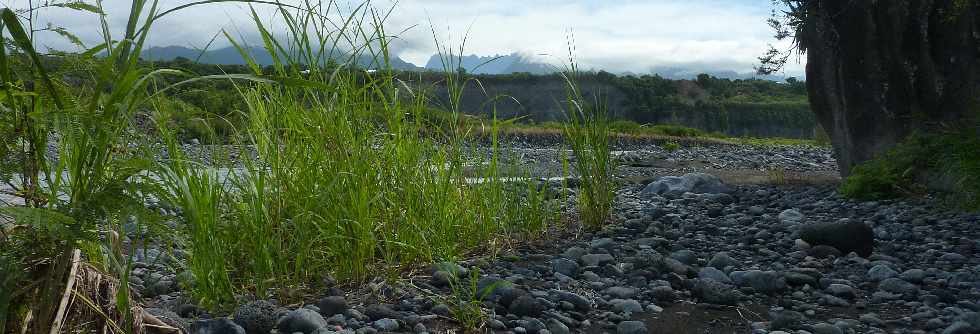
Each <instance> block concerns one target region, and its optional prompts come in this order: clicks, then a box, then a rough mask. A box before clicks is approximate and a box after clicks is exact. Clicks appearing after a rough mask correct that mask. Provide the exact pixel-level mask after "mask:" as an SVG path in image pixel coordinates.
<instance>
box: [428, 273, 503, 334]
mask: <svg viewBox="0 0 980 334" xmlns="http://www.w3.org/2000/svg"><path fill="white" fill-rule="evenodd" d="M479 281H480V270H479V269H473V270H470V271H469V273H468V275H467V276H466V277H457V276H456V275H452V276H451V277H450V278H449V289H450V291H451V293H450V294H449V296H448V297H446V298H442V302H443V303H445V304H446V305H448V306H449V313H450V315H451V316H452V317H453V319H455V320H456V322H457V323H459V324H460V325H461V326H463V329H464V330H466V331H468V332H477V330H478V329H480V328H481V327H483V325H484V324H485V323H486V320H487V313H486V311H484V310H483V301H484V300H486V298H487V296H489V295H490V294H491V293H493V290H495V289H496V288H497V287H498V286H497V284H499V283H495V284H492V285H491V286H488V287H486V288H484V289H483V290H482V291H481V290H480V289H479V286H478V283H479Z"/></svg>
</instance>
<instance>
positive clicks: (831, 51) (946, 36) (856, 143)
mask: <svg viewBox="0 0 980 334" xmlns="http://www.w3.org/2000/svg"><path fill="white" fill-rule="evenodd" d="M774 3H775V5H776V6H777V8H778V10H777V11H774V15H773V18H771V19H770V20H769V23H770V25H771V26H772V27H773V28H774V29H775V31H776V36H775V37H776V38H777V39H779V40H787V39H788V40H792V42H793V43H792V48H791V49H790V50H778V49H775V48H770V51H769V52H768V53H766V54H765V55H764V56H763V57H760V61H761V65H760V66H759V67H758V70H759V72H762V73H771V72H774V71H778V70H779V69H781V68H782V66H783V65H784V64H785V63H786V61H787V60H788V59H790V57H791V56H792V55H794V54H803V53H805V54H806V57H807V68H806V73H807V82H806V84H807V91H808V93H809V97H810V104H811V109H812V110H813V112H814V113H815V114H816V116H817V119H818V121H819V122H820V123H821V124H822V125H823V128H824V129H826V130H827V132H828V134H829V135H830V138H831V141H832V143H833V144H834V149H835V151H836V153H837V160H838V164H839V165H840V169H841V173H842V174H843V175H845V176H846V175H848V174H849V171H850V169H851V167H852V166H854V165H855V164H858V163H861V162H863V161H867V160H869V159H871V158H873V157H874V156H875V155H877V154H880V153H882V152H883V151H885V150H887V149H889V148H891V147H893V146H894V145H895V144H897V143H898V142H900V141H901V140H903V139H904V138H906V137H907V136H908V135H909V134H911V133H914V132H925V133H929V132H936V131H938V130H940V129H941V128H942V127H943V126H944V125H945V124H957V123H960V124H962V123H964V122H962V120H964V119H965V118H967V117H970V116H971V114H972V113H974V112H975V111H974V109H975V107H974V106H975V103H976V100H975V97H976V96H977V95H976V93H977V81H978V75H980V61H978V56H980V49H978V45H980V43H978V42H980V20H978V19H977V14H978V5H977V3H976V1H974V0H891V1H839V0H774Z"/></svg>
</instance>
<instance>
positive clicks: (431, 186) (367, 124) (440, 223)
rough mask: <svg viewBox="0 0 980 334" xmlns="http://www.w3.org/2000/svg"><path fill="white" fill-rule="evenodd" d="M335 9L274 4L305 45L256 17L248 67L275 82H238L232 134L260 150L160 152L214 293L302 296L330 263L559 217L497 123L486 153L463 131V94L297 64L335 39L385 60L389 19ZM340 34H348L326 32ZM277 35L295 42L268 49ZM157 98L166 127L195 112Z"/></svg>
mask: <svg viewBox="0 0 980 334" xmlns="http://www.w3.org/2000/svg"><path fill="white" fill-rule="evenodd" d="M331 9H332V7H330V8H325V7H310V8H306V7H304V8H302V9H301V10H297V11H295V12H292V11H286V10H282V11H281V13H280V14H281V15H283V16H284V17H286V18H288V21H289V22H294V23H295V25H290V26H289V31H288V34H287V35H286V36H285V37H284V38H286V39H284V41H285V40H288V41H305V42H303V43H282V42H280V41H279V38H280V37H277V36H273V35H271V34H267V33H265V32H264V31H265V30H264V28H263V27H264V25H265V23H264V22H262V21H261V20H259V18H257V17H256V18H254V24H255V25H256V26H257V27H258V28H259V31H260V33H261V34H262V37H263V41H264V42H263V47H264V48H266V49H267V50H268V51H269V53H270V54H279V55H281V56H279V57H277V59H276V63H275V64H274V65H272V66H271V67H270V68H258V67H257V66H254V67H253V66H250V67H249V71H252V72H253V74H252V75H256V76H259V75H262V76H271V77H274V78H276V81H275V82H260V83H249V84H242V85H238V84H237V83H236V85H235V87H234V90H235V91H237V92H239V94H240V95H239V97H240V98H241V99H242V101H244V109H245V111H246V112H245V113H243V117H242V119H241V120H242V123H241V125H240V127H237V128H238V129H239V130H240V131H239V132H237V133H234V134H233V135H232V136H231V138H232V139H233V140H241V142H236V145H243V146H244V145H248V146H250V147H254V148H255V150H256V153H257V157H256V159H255V160H250V159H246V160H244V161H242V163H243V164H244V166H243V168H240V169H232V170H229V171H228V173H227V177H226V178H225V179H224V181H223V182H218V181H217V180H218V179H220V178H221V177H222V176H223V174H221V175H215V174H213V173H212V172H202V171H201V169H202V167H201V166H195V165H192V164H188V163H183V162H180V160H182V159H181V157H180V155H179V154H176V155H171V157H172V160H171V161H168V162H166V163H165V164H164V165H163V167H164V168H163V169H164V172H163V173H162V174H163V175H164V176H166V177H165V178H164V179H165V184H166V185H167V188H168V189H169V190H170V191H169V193H172V194H173V196H171V197H169V201H170V202H171V204H173V205H175V206H176V207H179V208H181V209H182V211H183V212H184V213H185V217H184V218H185V219H186V220H187V221H188V223H189V224H188V231H186V232H187V233H188V235H189V238H188V243H189V245H188V246H189V248H190V250H191V253H190V264H189V267H190V269H191V272H192V273H193V274H194V276H195V278H196V282H197V284H196V285H194V286H193V289H194V291H193V292H194V295H195V296H196V297H197V298H198V299H199V300H200V301H201V302H202V303H205V304H206V305H207V306H210V307H220V306H221V304H223V303H226V302H228V301H229V300H230V299H231V298H232V295H233V294H235V293H241V292H246V293H254V294H256V295H259V296H275V297H277V298H279V299H280V300H283V301H292V300H296V299H298V298H300V297H301V294H298V293H299V292H303V291H302V290H304V289H311V288H317V287H319V285H320V284H321V283H322V279H323V276H324V275H325V274H326V273H332V274H334V275H335V276H337V277H339V278H342V279H350V280H362V279H366V278H369V277H372V276H373V275H375V274H376V273H377V272H381V271H384V272H387V273H394V272H397V271H398V270H399V269H401V268H402V267H403V266H410V265H415V264H417V263H422V262H431V261H435V260H439V259H448V258H455V257H458V256H461V255H463V254H465V253H467V252H469V251H471V250H473V249H475V248H477V247H482V246H485V245H487V244H488V242H489V244H490V245H500V244H503V243H504V240H499V241H498V239H502V238H503V237H504V236H511V235H514V236H516V235H523V234H533V233H535V232H537V231H540V230H541V229H543V228H545V227H546V226H547V222H548V220H549V219H551V218H552V216H551V215H549V214H548V213H549V212H551V210H553V207H552V206H551V205H550V204H548V203H547V196H545V194H546V191H547V189H546V188H539V187H538V186H537V180H533V179H531V178H529V177H526V176H529V173H528V172H527V171H526V170H524V169H523V168H520V167H519V166H517V165H514V166H508V165H506V164H504V163H502V162H501V158H500V157H499V152H498V148H497V146H496V143H497V141H496V140H497V138H496V136H497V131H498V129H499V126H500V125H501V123H504V122H499V121H497V120H496V119H491V120H488V121H487V123H486V124H487V125H488V126H489V134H490V136H491V137H492V138H493V141H492V149H491V152H490V153H491V154H490V155H489V156H486V157H485V158H482V157H484V156H485V155H483V154H476V152H469V151H468V150H469V149H470V148H469V147H468V146H465V145H464V144H463V143H464V139H465V138H466V137H465V136H466V135H467V134H468V133H469V132H470V131H471V130H472V129H470V128H468V126H469V125H470V124H469V123H467V122H466V121H465V118H464V117H463V115H461V113H460V112H459V111H458V108H455V107H454V105H449V106H444V107H445V108H434V106H432V105H430V104H429V103H428V101H427V100H426V98H425V96H423V95H413V94H412V92H413V91H417V90H416V89H415V88H414V87H407V86H406V85H404V84H402V83H400V82H398V81H396V80H394V74H393V72H392V71H390V70H387V69H382V70H379V71H377V72H372V73H368V72H364V71H359V70H353V69H343V68H337V67H332V66H324V67H318V66H303V64H317V63H319V60H318V59H324V58H325V57H326V53H329V52H330V49H353V50H364V51H363V52H365V53H367V54H368V55H367V56H370V57H374V58H375V59H376V61H377V62H378V63H381V64H383V66H381V67H382V68H388V67H389V66H387V58H385V55H386V54H387V39H386V38H387V37H386V35H385V34H384V32H383V31H382V30H380V29H381V28H380V27H381V26H382V25H381V24H380V23H379V24H377V25H372V28H371V29H377V30H371V29H367V27H364V29H362V28H361V27H357V26H349V27H340V28H336V27H334V26H333V25H332V23H330V22H327V21H322V20H325V18H326V17H329V16H330V15H329V14H330V13H327V12H324V11H329V10H331ZM376 14H377V13H376V12H373V11H371V10H369V9H367V8H366V7H363V8H360V9H359V10H358V11H357V12H355V13H352V14H350V15H351V17H352V18H353V17H359V16H360V15H366V17H369V18H372V19H376V20H381V19H382V18H381V17H376V16H375V15H376ZM311 31H315V32H320V33H323V34H325V35H310V32H311ZM231 41H232V43H233V44H234V43H235V41H234V40H231ZM337 41H347V43H351V45H343V46H339V45H336V44H331V43H336V42H337ZM324 43H325V44H324ZM282 45H288V48H289V49H288V50H286V52H273V51H274V50H278V49H279V48H280V47H281V46H282ZM324 45H325V46H324ZM240 51H242V56H243V57H245V59H246V60H247V61H246V62H247V63H250V64H252V63H254V61H250V60H251V59H250V58H248V57H249V55H248V53H247V52H245V50H244V49H241V50H240ZM352 57H358V55H352ZM303 68H306V69H307V70H308V71H302V72H301V70H300V69H303ZM447 76H448V79H447V80H451V81H452V82H454V84H453V85H452V86H450V87H451V88H450V89H451V90H452V92H451V93H450V95H451V96H459V95H460V93H461V91H462V89H464V88H465V86H466V84H467V83H468V81H467V79H466V78H465V77H464V74H462V73H457V72H450V73H447ZM178 98H179V97H178ZM155 105H156V106H157V107H159V108H161V109H167V108H169V109H172V110H170V111H166V110H158V111H159V112H160V115H161V117H162V119H161V120H159V121H158V122H157V124H158V125H159V126H161V127H165V126H166V125H167V124H174V122H175V118H176V117H180V114H181V113H182V112H181V109H182V108H184V110H187V109H191V110H193V109H192V108H186V107H185V106H184V105H182V104H181V103H180V102H173V100H162V101H160V102H159V103H156V104H155ZM161 130H162V129H161ZM162 132H164V133H165V132H166V131H165V130H162ZM165 137H167V138H168V143H171V146H173V147H171V149H170V151H172V152H176V151H177V150H179V147H176V145H175V144H174V143H176V142H177V140H176V139H174V138H177V137H178V136H177V135H173V136H165ZM242 149H245V147H242ZM466 157H477V158H475V159H470V158H466ZM474 160H475V161H474ZM505 171H506V172H507V173H505ZM505 174H507V175H513V176H519V175H524V176H525V178H523V180H519V181H518V182H514V180H512V179H509V178H508V177H506V176H505ZM473 176H475V177H473ZM222 184H223V185H224V186H225V187H223V186H222ZM223 189H227V191H225V190H223ZM242 235H247V236H249V237H247V238H242V237H241V236H242ZM491 250H492V249H491ZM382 267H383V268H382ZM205 280H208V281H209V282H207V283H205V282H204V281H205ZM239 287H240V288H239ZM239 289H240V290H239Z"/></svg>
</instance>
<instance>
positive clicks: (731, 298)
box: [693, 279, 743, 305]
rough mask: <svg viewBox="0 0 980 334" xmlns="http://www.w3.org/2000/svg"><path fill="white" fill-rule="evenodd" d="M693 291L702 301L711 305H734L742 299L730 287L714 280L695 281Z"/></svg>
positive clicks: (736, 291) (737, 292)
mask: <svg viewBox="0 0 980 334" xmlns="http://www.w3.org/2000/svg"><path fill="white" fill-rule="evenodd" d="M693 290H694V294H695V295H696V296H698V297H699V298H701V300H702V301H704V302H707V303H711V304H719V305H735V304H737V303H738V301H739V300H741V299H742V298H743V296H742V295H741V293H739V291H738V290H736V289H734V288H733V287H732V286H731V285H728V284H725V283H722V282H718V281H715V280H704V279H696V280H695V281H694V289H693Z"/></svg>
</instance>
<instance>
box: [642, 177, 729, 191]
mask: <svg viewBox="0 0 980 334" xmlns="http://www.w3.org/2000/svg"><path fill="white" fill-rule="evenodd" d="M731 191H732V189H731V188H730V187H728V186H727V185H725V184H724V183H722V182H721V179H719V178H718V177H717V176H714V175H711V174H705V173H690V174H685V175H684V176H664V177H661V178H660V179H658V180H657V181H654V182H652V183H650V184H649V185H647V186H646V187H645V188H643V191H641V193H642V194H646V195H665V194H668V193H669V194H671V195H675V196H676V195H679V194H683V193H687V192H690V193H696V194H717V193H729V192H731Z"/></svg>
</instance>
